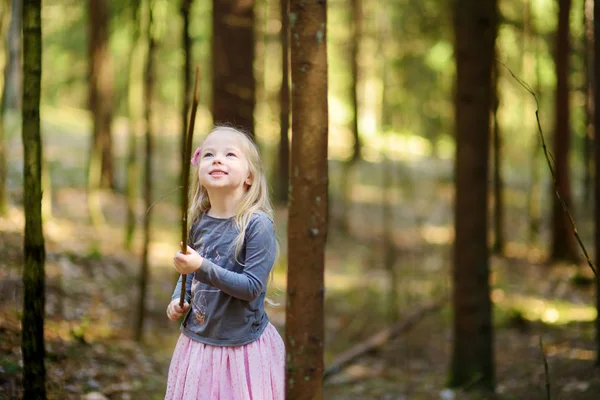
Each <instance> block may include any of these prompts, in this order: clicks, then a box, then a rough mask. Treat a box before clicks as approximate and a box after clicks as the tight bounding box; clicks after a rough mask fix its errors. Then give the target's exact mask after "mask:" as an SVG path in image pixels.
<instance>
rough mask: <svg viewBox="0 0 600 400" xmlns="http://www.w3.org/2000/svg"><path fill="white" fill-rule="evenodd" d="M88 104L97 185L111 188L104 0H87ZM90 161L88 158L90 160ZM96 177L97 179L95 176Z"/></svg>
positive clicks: (109, 81) (108, 62)
mask: <svg viewBox="0 0 600 400" xmlns="http://www.w3.org/2000/svg"><path fill="white" fill-rule="evenodd" d="M89 12H90V25H89V46H90V47H89V51H90V65H89V69H90V78H89V102H90V104H89V106H90V111H91V112H92V116H93V125H94V128H93V136H92V138H93V141H92V149H91V152H93V151H94V149H97V150H98V151H99V154H101V156H100V157H101V158H100V171H99V173H100V174H101V175H100V186H101V187H103V188H109V187H110V188H114V171H113V157H112V138H111V123H112V70H111V68H112V66H111V57H110V49H109V46H108V41H109V35H110V33H109V14H108V4H107V2H106V0H89ZM92 162H93V161H91V160H90V163H92ZM96 179H97V178H96Z"/></svg>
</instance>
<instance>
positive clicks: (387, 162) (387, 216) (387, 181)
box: [355, 3, 400, 324]
mask: <svg viewBox="0 0 600 400" xmlns="http://www.w3.org/2000/svg"><path fill="white" fill-rule="evenodd" d="M376 10H377V11H376V18H377V25H378V27H379V29H378V30H377V35H378V37H377V54H379V55H380V57H381V63H380V65H381V69H380V71H381V80H382V85H381V109H380V114H379V132H380V133H381V134H382V135H383V136H384V138H385V140H386V141H387V142H388V144H389V139H390V135H388V134H387V132H388V131H389V127H390V125H391V121H390V114H389V112H388V109H389V106H388V93H389V92H388V90H387V84H388V82H389V77H388V74H389V66H388V63H389V60H388V58H387V52H386V47H385V43H386V41H385V38H386V37H388V35H389V34H390V32H391V29H390V26H389V17H388V11H387V10H388V8H387V7H386V5H385V3H380V4H379V6H378V7H377V9H376ZM355 13H360V10H356V9H355ZM385 148H389V145H388V146H385ZM359 150H360V149H359ZM381 166H382V171H381V173H382V182H381V189H382V193H383V201H382V204H381V207H382V210H381V211H382V213H381V217H382V227H383V230H382V237H383V243H382V248H381V251H382V253H383V266H384V269H385V271H386V272H387V274H388V279H389V287H388V290H389V292H388V303H387V313H388V315H387V316H388V321H389V323H390V324H394V323H396V321H397V319H398V315H399V310H400V304H399V295H398V285H399V279H398V278H399V277H398V271H397V270H396V267H395V264H396V259H397V254H396V243H395V241H394V200H393V195H392V194H393V188H394V167H395V165H394V163H393V162H392V160H391V159H390V157H389V155H388V154H385V152H384V157H383V160H382V162H381Z"/></svg>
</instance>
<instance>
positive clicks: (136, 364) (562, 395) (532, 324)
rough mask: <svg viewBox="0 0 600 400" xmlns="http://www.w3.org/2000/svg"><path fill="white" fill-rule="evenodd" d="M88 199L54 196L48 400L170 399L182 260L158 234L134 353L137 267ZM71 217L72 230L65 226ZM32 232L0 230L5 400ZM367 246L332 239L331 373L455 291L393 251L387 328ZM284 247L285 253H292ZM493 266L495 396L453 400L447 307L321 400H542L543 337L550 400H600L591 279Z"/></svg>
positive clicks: (440, 274) (430, 261) (280, 324)
mask: <svg viewBox="0 0 600 400" xmlns="http://www.w3.org/2000/svg"><path fill="white" fill-rule="evenodd" d="M78 196H83V194H82V193H78V192H77V191H75V190H68V191H65V192H64V193H60V192H59V193H55V199H56V201H55V205H54V215H53V218H52V219H51V220H50V221H47V223H46V225H45V232H46V246H47V263H46V276H47V281H46V287H47V289H46V290H47V293H46V296H47V305H46V309H47V317H46V332H45V335H46V346H47V371H48V377H47V387H48V391H49V398H50V399H90V400H91V399H161V398H162V396H163V395H164V387H165V380H166V373H167V369H168V364H169V360H170V355H171V351H172V349H173V346H174V343H175V340H176V338H177V336H178V328H177V326H178V325H177V323H170V322H168V321H167V319H166V317H165V315H164V308H165V306H166V304H167V301H168V298H169V296H170V292H171V290H172V287H173V282H174V280H175V279H176V276H175V275H174V272H173V271H172V269H171V268H170V265H169V262H168V259H169V254H171V253H173V252H174V251H175V249H176V247H175V246H174V245H172V244H167V243H164V242H163V241H162V240H164V238H163V237H162V236H163V233H162V232H161V234H158V233H156V234H155V237H156V239H155V240H156V241H155V242H153V244H152V254H153V256H152V260H153V261H152V272H151V276H152V277H151V282H152V284H151V290H150V293H151V294H150V296H149V299H148V304H147V309H148V311H147V315H146V321H145V326H146V329H145V335H144V341H143V343H137V342H135V341H133V340H132V327H133V321H134V320H135V315H136V312H135V310H136V307H137V298H138V296H137V289H136V274H137V271H138V265H139V256H138V255H137V254H136V253H133V252H128V251H126V250H123V249H122V248H123V246H122V245H121V246H119V245H117V244H116V242H118V241H119V239H118V238H121V237H122V234H121V232H118V231H117V230H115V227H110V226H109V224H108V225H107V226H105V227H103V228H100V229H99V230H94V229H93V228H92V227H91V226H89V225H88V224H87V223H86V222H85V218H80V217H81V216H79V217H78V216H77V215H74V213H75V214H76V213H77V211H76V208H77V207H76V204H80V203H81V201H83V198H81V197H80V198H78ZM109 203H110V202H108V201H107V202H106V203H105V204H109ZM114 207H118V206H117V205H114ZM107 208H109V209H110V206H109V207H107ZM157 214H161V213H160V212H159V211H157ZM66 215H69V218H68V219H64V216H66ZM278 219H279V220H280V221H284V220H285V212H284V211H280V212H279V213H278ZM280 225H281V226H280V227H279V229H280V231H279V236H280V237H282V236H283V237H284V236H285V235H284V232H285V230H284V229H285V226H284V225H285V224H284V223H282V224H280ZM22 226H23V216H22V214H21V213H20V212H19V211H18V210H17V209H16V208H13V209H11V213H10V215H9V217H7V218H4V219H0V338H1V340H0V399H18V398H20V397H19V394H20V393H21V390H22V387H21V383H20V373H21V365H22V364H21V361H20V359H21V356H20V312H21V311H20V310H21V302H22V298H21V291H22V290H21V289H22V284H21V273H22V271H21V268H22V250H21V249H22V240H23V238H22V233H21V232H22ZM155 232H158V230H155ZM164 235H165V236H166V237H169V236H171V235H175V233H174V232H171V233H168V232H167V233H165V234H164ZM366 236H368V235H365V238H363V239H360V238H356V237H354V238H349V237H347V236H343V235H338V234H335V235H331V239H330V241H329V245H328V253H327V273H326V285H327V290H328V291H327V299H326V315H327V316H326V331H327V344H326V364H327V365H329V363H330V362H331V360H332V359H333V358H334V357H335V355H338V354H340V353H342V352H343V351H344V350H346V349H348V348H349V347H351V346H352V345H354V344H356V343H359V342H361V341H363V340H365V339H367V338H369V337H371V336H372V335H374V334H375V333H377V332H378V331H379V330H381V329H384V328H386V327H388V326H390V325H391V323H389V322H388V321H390V320H391V318H392V319H393V320H395V321H398V320H402V319H403V318H404V317H405V315H406V314H409V313H410V312H412V311H413V310H415V309H418V308H419V307H420V305H421V304H423V303H424V302H426V301H427V300H430V299H433V298H436V297H438V296H440V295H442V294H444V293H448V292H449V287H450V284H449V278H448V276H449V274H448V260H447V258H448V255H449V249H448V248H447V247H446V246H443V245H429V246H428V247H424V246H421V247H415V248H412V247H411V248H408V247H406V248H404V250H402V248H401V249H400V250H398V252H397V258H398V259H397V265H398V269H399V272H400V275H401V279H402V283H401V287H400V288H399V299H398V303H399V312H398V314H397V315H396V317H390V316H389V315H390V312H389V306H388V305H387V304H386V298H387V296H386V290H387V289H386V284H385V282H386V276H387V275H386V273H385V271H383V270H382V269H381V268H380V267H376V265H378V264H377V263H378V260H377V259H378V257H379V256H378V253H379V252H378V251H376V249H377V247H378V246H379V245H378V244H377V243H376V242H369V241H368V240H367V239H366ZM173 242H175V240H173ZM282 247H283V250H284V251H285V243H283V246H282ZM517 253H518V252H517ZM530 253H531V252H529V253H528V254H530ZM444 255H445V256H444ZM530 255H531V254H530ZM534 258H535V257H534ZM491 265H492V281H493V286H494V291H493V296H492V297H493V299H494V303H495V306H496V307H495V317H494V324H495V328H496V330H495V358H496V376H497V390H496V395H495V397H493V396H491V395H485V394H474V393H471V392H468V391H462V390H449V389H447V388H445V382H446V379H447V375H448V369H449V361H450V356H451V310H450V305H449V303H447V304H446V305H445V306H444V307H443V308H442V309H441V310H439V311H438V312H434V313H432V314H430V315H429V316H426V317H424V318H423V319H422V320H420V321H419V322H418V323H416V324H415V325H414V326H413V327H412V328H411V329H410V330H408V331H407V332H405V333H403V334H401V335H399V336H398V337H397V338H394V339H392V340H390V341H388V342H387V343H386V344H385V345H383V346H382V347H380V348H379V349H377V350H376V351H374V352H370V353H369V354H366V355H365V356H363V357H361V358H359V359H358V360H357V361H356V362H354V363H352V364H351V365H350V366H349V367H348V368H345V369H343V370H342V371H341V372H340V373H338V374H335V375H333V376H332V377H331V378H330V379H328V380H327V382H326V385H325V398H326V399H332V400H338V399H339V400H341V399H348V400H350V399H357V400H358V399H365V400H366V399H381V400H384V399H389V400H399V399H415V400H421V399H422V400H429V399H431V400H433V399H468V400H471V399H493V398H494V399H502V400H509V399H523V400H535V399H540V400H541V399H546V398H547V397H546V394H545V384H546V377H545V373H544V364H543V358H542V352H541V349H540V344H539V340H540V337H542V338H543V344H544V353H545V355H546V357H547V362H548V366H549V378H548V379H549V382H550V385H551V391H552V394H553V395H552V398H553V399H573V400H576V399H581V400H586V399H589V400H591V399H597V398H599V396H600V373H599V371H598V370H596V369H595V368H594V357H595V352H594V327H593V318H594V316H595V310H594V308H593V307H592V304H594V297H593V296H594V293H593V290H592V287H591V286H589V285H588V286H585V285H583V286H580V285H575V284H574V282H575V281H576V279H575V278H574V276H580V275H585V276H586V277H587V278H589V277H590V273H588V271H587V267H585V268H583V267H575V266H568V265H562V266H552V267H550V266H548V265H544V264H542V263H540V262H539V260H538V261H535V260H534V261H533V262H532V261H531V260H527V259H526V258H525V256H522V257H519V256H511V257H493V258H492V261H491ZM370 266H374V267H373V268H372V269H371V267H370ZM284 290H285V274H284V272H283V268H282V266H281V265H278V266H277V267H276V274H275V281H274V285H273V288H272V292H271V297H272V298H273V299H274V300H275V301H278V302H280V303H281V305H280V306H279V307H276V308H269V314H270V316H271V319H272V321H273V323H274V324H275V325H276V327H277V328H278V329H279V330H280V331H281V332H283V329H284V321H285V317H284V310H285V306H284V304H283V303H284V297H285V296H284V295H283V293H284ZM357 292H359V293H362V295H360V296H357V295H356V293H357Z"/></svg>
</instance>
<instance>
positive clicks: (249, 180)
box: [244, 173, 252, 186]
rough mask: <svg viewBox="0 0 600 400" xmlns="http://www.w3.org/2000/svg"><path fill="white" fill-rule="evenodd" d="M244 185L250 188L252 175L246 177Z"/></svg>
mask: <svg viewBox="0 0 600 400" xmlns="http://www.w3.org/2000/svg"><path fill="white" fill-rule="evenodd" d="M244 183H245V184H246V185H248V186H252V174H251V173H248V177H247V178H246V180H245V181H244Z"/></svg>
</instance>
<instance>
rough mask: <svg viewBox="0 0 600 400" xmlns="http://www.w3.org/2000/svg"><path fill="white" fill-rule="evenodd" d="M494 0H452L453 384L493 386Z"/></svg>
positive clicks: (491, 387) (495, 17)
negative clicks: (490, 187) (490, 175)
mask: <svg viewBox="0 0 600 400" xmlns="http://www.w3.org/2000/svg"><path fill="white" fill-rule="evenodd" d="M496 7H497V4H496V1H495V0H492V1H478V0H457V1H456V2H455V8H454V30H455V46H456V47H455V54H456V98H455V130H456V158H455V165H456V167H455V168H456V170H455V179H456V194H455V196H456V198H455V208H454V216H455V217H454V227H455V235H456V237H455V241H454V250H453V251H454V258H453V264H454V268H453V284H454V293H453V308H454V330H453V332H454V340H453V351H452V363H451V374H450V384H451V385H452V386H460V385H463V384H466V383H473V380H474V379H476V380H477V382H476V384H475V385H474V386H482V387H487V388H490V389H493V388H494V358H493V327H492V304H491V300H490V282H489V250H488V243H487V225H488V222H487V216H488V213H487V204H488V184H487V182H488V161H489V140H490V135H489V133H490V132H489V131H490V109H491V100H492V94H491V89H492V67H493V64H494V43H495V39H496V29H497V18H498V17H497V9H496Z"/></svg>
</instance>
